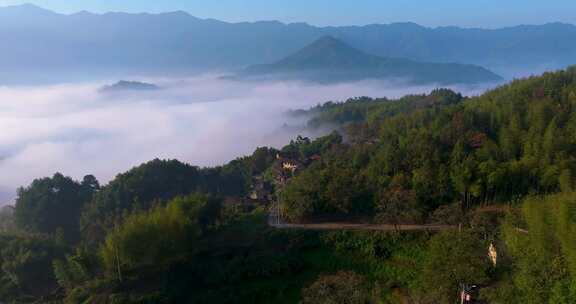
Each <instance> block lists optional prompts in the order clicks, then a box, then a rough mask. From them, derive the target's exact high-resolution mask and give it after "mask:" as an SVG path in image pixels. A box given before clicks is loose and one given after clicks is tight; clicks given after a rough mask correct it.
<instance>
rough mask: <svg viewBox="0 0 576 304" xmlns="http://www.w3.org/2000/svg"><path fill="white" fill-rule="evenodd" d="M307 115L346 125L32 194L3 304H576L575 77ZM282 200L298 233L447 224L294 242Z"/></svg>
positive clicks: (12, 246) (298, 237) (316, 123)
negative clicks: (328, 223) (333, 226)
mask: <svg viewBox="0 0 576 304" xmlns="http://www.w3.org/2000/svg"><path fill="white" fill-rule="evenodd" d="M297 113H298V114H299V115H308V116H310V121H309V127H310V128H319V127H323V126H326V125H328V126H332V127H336V129H337V130H336V131H335V132H334V133H331V134H330V135H327V136H325V137H321V138H318V139H315V140H310V139H308V138H303V137H298V138H297V139H296V140H294V141H292V142H291V143H290V144H288V145H286V146H285V147H284V148H282V149H280V150H275V149H271V148H259V149H257V150H256V151H255V152H254V153H253V154H252V155H250V156H247V157H243V158H240V159H237V160H234V161H232V162H230V163H228V164H226V165H224V166H221V167H217V168H198V167H194V166H191V165H188V164H185V163H182V162H179V161H175V160H153V161H150V162H148V163H145V164H142V165H141V166H138V167H136V168H134V169H132V170H130V171H128V172H126V173H123V174H120V175H118V176H117V177H116V178H115V179H114V180H112V181H111V182H110V183H108V184H106V185H100V184H99V183H98V181H96V179H95V178H94V177H93V176H90V175H88V176H86V177H85V178H84V179H83V181H74V180H73V179H71V178H68V177H65V176H63V175H61V174H56V175H54V176H53V177H51V178H41V179H38V180H36V181H34V182H33V183H32V184H31V185H29V186H27V187H24V188H22V189H20V190H19V192H18V199H17V201H16V205H15V210H14V213H13V214H12V212H11V211H10V212H3V213H2V217H0V227H2V232H0V269H1V270H2V271H1V272H0V301H2V302H7V303H35V302H36V303H38V302H40V303H299V302H300V303H419V304H420V303H422V304H426V303H430V304H436V303H453V302H455V301H456V300H457V299H458V294H459V289H460V286H461V284H475V285H477V286H478V288H477V292H476V294H475V295H474V296H476V297H478V298H481V299H482V300H483V301H485V303H507V304H509V303H534V304H536V303H572V302H571V301H572V299H574V297H575V296H576V289H575V287H574V286H576V276H575V275H576V273H575V265H576V264H574V263H575V261H576V260H574V255H575V252H576V251H575V250H576V249H575V248H574V244H576V243H575V240H574V239H573V238H574V237H573V235H574V233H573V232H574V231H573V230H574V229H576V218H575V213H574V210H575V206H574V204H575V202H576V194H574V192H573V191H574V190H575V189H574V186H575V176H576V175H575V174H576V173H575V170H576V163H575V157H576V150H575V149H576V68H571V69H568V70H565V71H559V72H555V73H548V74H545V75H543V76H540V77H533V78H530V79H524V80H518V81H514V82H512V83H510V84H508V85H505V86H502V87H500V88H497V89H495V90H493V91H490V92H487V93H486V94H483V95H482V96H478V97H472V98H468V97H462V96H461V95H460V94H458V93H455V92H452V91H450V90H446V89H439V90H435V91H433V92H431V93H430V94H428V95H414V96H407V97H404V98H401V99H399V100H387V99H370V98H356V99H351V100H349V101H347V102H343V103H328V104H324V105H322V106H318V107H315V108H313V109H310V110H309V111H298V112H297ZM276 203H278V204H279V206H280V208H281V212H280V214H281V216H282V220H283V221H284V222H288V221H291V222H310V221H319V220H326V219H329V220H333V221H334V220H347V221H353V220H355V221H363V222H376V223H388V224H394V225H396V224H419V223H444V224H447V226H446V227H447V228H448V229H446V230H443V231H440V232H427V231H421V232H399V231H389V232H385V231H307V230H297V229H278V228H274V227H271V226H269V225H267V220H268V214H269V211H272V210H274V208H275V206H277V204H276ZM450 227H452V228H450ZM489 245H492V247H494V248H495V251H497V262H496V264H493V262H491V260H490V259H489V258H488V248H489Z"/></svg>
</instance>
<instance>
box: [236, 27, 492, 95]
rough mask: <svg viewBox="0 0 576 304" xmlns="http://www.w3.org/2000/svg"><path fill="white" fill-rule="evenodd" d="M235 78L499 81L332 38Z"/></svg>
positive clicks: (469, 69)
mask: <svg viewBox="0 0 576 304" xmlns="http://www.w3.org/2000/svg"><path fill="white" fill-rule="evenodd" d="M237 78H239V79H271V80H284V79H292V80H301V81H304V80H306V81H313V82H320V83H331V82H349V81H360V80H366V79H379V80H388V81H397V82H404V83H411V84H423V83H425V84H428V83H434V84H477V83H494V82H498V81H501V80H502V78H501V77H500V76H498V75H496V74H494V73H492V72H490V71H488V70H486V69H484V68H482V67H480V66H473V65H464V64H454V63H451V64H448V63H431V62H417V61H412V60H408V59H400V58H383V57H378V56H375V55H370V54H367V53H364V52H362V51H360V50H357V49H355V48H353V47H351V46H349V45H347V44H346V43H344V42H342V41H340V40H338V39H335V38H334V37H331V36H325V37H322V38H320V39H318V40H316V41H314V42H313V43H312V44H310V45H308V46H306V47H304V48H303V49H301V50H299V51H298V52H296V53H294V54H291V55H289V56H287V57H285V58H283V59H281V60H280V61H278V62H275V63H272V64H261V65H252V66H249V67H248V68H246V69H244V70H243V71H242V72H241V73H240V74H239V75H238V76H237Z"/></svg>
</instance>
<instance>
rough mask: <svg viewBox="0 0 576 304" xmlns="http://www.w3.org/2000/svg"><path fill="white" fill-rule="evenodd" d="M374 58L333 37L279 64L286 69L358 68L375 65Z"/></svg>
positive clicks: (318, 42)
mask: <svg viewBox="0 0 576 304" xmlns="http://www.w3.org/2000/svg"><path fill="white" fill-rule="evenodd" d="M373 60H374V56H372V55H368V54H366V53H364V52H362V51H360V50H358V49H355V48H353V47H351V46H350V45H348V44H346V43H345V42H343V41H341V40H339V39H336V38H334V37H332V36H322V37H320V38H319V39H317V40H315V41H314V42H312V43H311V44H309V45H308V46H306V47H304V48H303V49H301V50H300V51H298V52H296V53H294V54H292V55H291V56H288V57H286V58H284V59H283V60H281V61H280V62H278V63H277V64H278V65H281V66H285V67H290V66H293V67H298V68H302V67H306V68H309V69H316V68H327V67H336V66H338V67H347V66H348V67H352V66H354V67H358V66H362V65H370V64H372V63H373Z"/></svg>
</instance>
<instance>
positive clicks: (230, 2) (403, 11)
mask: <svg viewBox="0 0 576 304" xmlns="http://www.w3.org/2000/svg"><path fill="white" fill-rule="evenodd" d="M363 1H364V2H367V3H366V5H365V6H363V7H364V8H365V9H367V11H362V12H361V14H360V16H362V18H361V20H358V19H357V18H358V14H350V11H349V10H350V9H353V10H356V9H358V5H356V4H357V3H355V4H354V5H352V4H350V5H345V4H344V5H343V4H342V3H333V2H330V3H324V1H317V2H316V3H310V2H305V3H300V1H296V3H297V5H296V6H291V7H290V9H291V10H290V11H287V10H284V8H282V7H279V6H278V5H275V4H268V2H264V1H260V0H257V1H256V2H258V4H252V5H249V4H247V3H245V2H244V1H240V0H227V1H226V2H227V3H226V4H224V5H223V4H222V3H220V2H219V3H218V4H212V3H210V2H208V1H197V2H196V3H189V2H185V1H181V0H170V1H162V3H155V2H152V1H139V2H137V3H135V2H134V1H130V0H124V1H114V2H111V1H110V2H109V1H102V0H92V1H82V2H81V3H80V2H78V3H74V2H73V3H70V1H65V0H36V1H35V0H24V1H20V0H4V1H1V0H0V7H7V6H20V5H34V6H37V7H40V8H43V9H46V10H49V11H52V12H55V13H59V14H65V15H72V14H77V13H82V12H90V13H93V14H106V13H130V14H141V13H149V14H163V13H174V12H186V13H187V14H189V15H190V16H192V17H196V18H201V19H214V20H218V21H222V22H228V23H243V22H251V23H252V22H266V21H278V22H281V23H284V24H290V23H306V24H309V25H312V26H319V27H332V26H366V25H373V24H393V23H415V24H418V25H421V26H424V27H429V28H437V27H452V26H455V27H462V28H479V29H499V28H507V27H514V26H519V25H542V24H548V23H567V24H571V25H575V24H576V17H574V16H572V15H571V14H569V13H568V12H569V11H571V10H574V9H576V4H574V3H573V2H571V1H564V0H554V1H551V2H553V3H556V4H557V5H556V6H551V5H550V2H547V3H546V5H540V4H533V5H532V6H527V5H524V6H522V7H521V9H523V10H526V11H525V13H524V14H519V11H518V10H519V8H518V7H517V6H514V5H510V4H513V3H515V2H517V1H512V2H513V3H512V2H508V5H499V6H490V5H488V4H487V3H482V4H481V5H480V4H479V3H478V4H476V3H461V2H457V1H452V0H441V1H437V2H436V3H435V7H434V10H435V11H437V13H436V14H421V12H420V11H417V10H414V8H415V6H417V5H423V3H421V2H422V1H424V0H411V1H405V2H404V3H402V4H399V3H385V4H384V3H379V2H378V1H374V0H363ZM488 1H489V2H495V1H496V0H488ZM252 2H253V3H254V2H255V1H252ZM302 2H304V1H302ZM521 3H522V4H524V3H523V2H521ZM304 5H305V6H306V7H307V10H300V9H299V7H300V6H304ZM382 5H385V6H384V7H382V10H383V13H380V12H379V10H378V9H377V8H380V6H382ZM223 6H224V7H227V8H228V9H226V10H222V7H223ZM327 6H330V7H331V9H333V10H336V11H337V10H338V9H340V10H342V11H346V12H347V15H348V16H350V15H353V16H354V18H352V19H343V20H332V19H329V20H326V19H325V18H326V17H327V16H326V14H324V10H325V9H326V7H327ZM335 6H337V8H335ZM340 6H341V7H340ZM457 6H464V7H465V8H467V10H459V9H457ZM384 10H385V11H384ZM551 10H552V11H553V12H549V13H545V12H546V11H551ZM239 11H240V12H243V13H238V12H239ZM226 12H229V13H226ZM232 12H233V13H232ZM303 12H308V13H307V14H305V15H304V14H303ZM463 12H465V13H464V14H463ZM467 12H474V13H473V14H470V15H467V14H466V13H467ZM512 12H514V14H513V15H512V16H514V17H515V18H510V13H512ZM431 15H433V16H434V18H438V19H430V18H431ZM495 15H497V16H499V17H501V19H502V20H500V21H498V20H497V19H495V18H494V16H495ZM238 16H243V17H242V18H238ZM245 16H252V17H245ZM547 16H554V18H550V17H547ZM518 17H522V18H518ZM516 18H518V19H516Z"/></svg>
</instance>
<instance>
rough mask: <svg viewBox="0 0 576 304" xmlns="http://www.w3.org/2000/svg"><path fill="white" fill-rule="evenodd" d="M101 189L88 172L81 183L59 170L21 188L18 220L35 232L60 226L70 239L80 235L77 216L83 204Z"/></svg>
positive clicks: (17, 203) (57, 228)
mask: <svg viewBox="0 0 576 304" xmlns="http://www.w3.org/2000/svg"><path fill="white" fill-rule="evenodd" d="M97 190H98V182H97V181H96V179H95V178H94V177H93V176H87V177H85V178H84V181H83V182H82V183H80V182H77V181H74V180H72V179H71V178H69V177H65V176H64V175H62V174H60V173H57V174H55V175H54V176H53V177H51V178H42V179H37V180H34V181H33V182H32V184H31V185H30V186H28V187H26V188H20V189H19V190H18V198H17V199H16V206H15V213H14V216H15V220H16V224H17V226H18V228H20V229H22V230H24V231H29V232H36V233H56V232H57V231H58V230H61V231H62V232H63V233H64V235H65V237H66V238H67V239H68V240H75V239H77V238H78V237H79V222H78V218H79V216H80V213H81V212H82V208H83V207H84V205H85V204H86V203H87V202H88V201H90V199H91V198H92V195H93V194H94V193H95V192H96V191H97Z"/></svg>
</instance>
